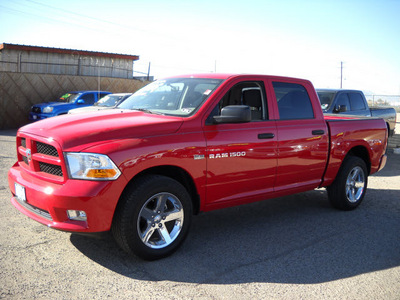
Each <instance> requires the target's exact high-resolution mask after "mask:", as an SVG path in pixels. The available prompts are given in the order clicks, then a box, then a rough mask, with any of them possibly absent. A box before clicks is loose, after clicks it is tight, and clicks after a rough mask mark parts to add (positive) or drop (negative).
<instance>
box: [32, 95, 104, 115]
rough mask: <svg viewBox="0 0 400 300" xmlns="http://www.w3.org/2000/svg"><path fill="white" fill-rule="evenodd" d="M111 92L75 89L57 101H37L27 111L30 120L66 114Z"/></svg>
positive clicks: (91, 103) (88, 104) (89, 104)
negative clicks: (37, 102)
mask: <svg viewBox="0 0 400 300" xmlns="http://www.w3.org/2000/svg"><path fill="white" fill-rule="evenodd" d="M108 94H111V93H110V92H106V91H76V92H69V93H65V94H64V95H62V96H61V97H60V98H59V99H58V101H55V102H45V103H39V104H35V105H33V106H32V108H31V111H30V112H29V120H30V121H39V120H43V119H47V118H50V117H54V116H59V115H64V114H67V113H68V111H69V110H71V109H73V108H78V107H79V108H81V107H85V106H91V105H93V104H94V103H96V102H97V101H98V100H99V99H101V98H102V97H104V96H106V95H108Z"/></svg>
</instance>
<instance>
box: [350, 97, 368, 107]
mask: <svg viewBox="0 0 400 300" xmlns="http://www.w3.org/2000/svg"><path fill="white" fill-rule="evenodd" d="M349 96H350V104H351V110H365V109H366V107H365V102H364V99H363V98H362V97H361V95H360V94H359V93H349Z"/></svg>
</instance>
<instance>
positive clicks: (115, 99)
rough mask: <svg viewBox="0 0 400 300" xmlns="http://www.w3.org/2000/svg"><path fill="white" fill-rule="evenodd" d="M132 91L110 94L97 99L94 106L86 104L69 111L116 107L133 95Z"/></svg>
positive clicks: (73, 112) (76, 112)
mask: <svg viewBox="0 0 400 300" xmlns="http://www.w3.org/2000/svg"><path fill="white" fill-rule="evenodd" d="M131 95H132V93H119V94H108V95H106V96H104V97H103V98H101V99H100V100H99V101H97V102H96V103H95V104H93V106H86V107H80V108H74V109H71V110H70V111H68V113H69V114H78V113H85V112H91V111H99V110H103V109H110V108H115V107H116V106H117V105H119V104H121V103H122V102H123V101H124V100H125V99H127V98H128V97H129V96H131Z"/></svg>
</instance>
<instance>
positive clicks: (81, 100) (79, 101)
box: [76, 99, 85, 104]
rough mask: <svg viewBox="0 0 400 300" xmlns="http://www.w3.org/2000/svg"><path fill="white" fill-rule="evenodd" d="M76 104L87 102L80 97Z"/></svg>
mask: <svg viewBox="0 0 400 300" xmlns="http://www.w3.org/2000/svg"><path fill="white" fill-rule="evenodd" d="M76 104H85V100H83V99H79V100H78V101H77V102H76Z"/></svg>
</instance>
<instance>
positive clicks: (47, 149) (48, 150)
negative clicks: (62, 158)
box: [36, 142, 58, 157]
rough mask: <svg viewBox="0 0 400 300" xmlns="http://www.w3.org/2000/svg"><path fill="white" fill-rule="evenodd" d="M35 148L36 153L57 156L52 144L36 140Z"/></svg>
mask: <svg viewBox="0 0 400 300" xmlns="http://www.w3.org/2000/svg"><path fill="white" fill-rule="evenodd" d="M36 148H37V152H38V153H41V154H46V155H50V156H54V157H58V152H57V149H56V148H55V147H53V146H52V145H48V144H44V143H41V142H36Z"/></svg>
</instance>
